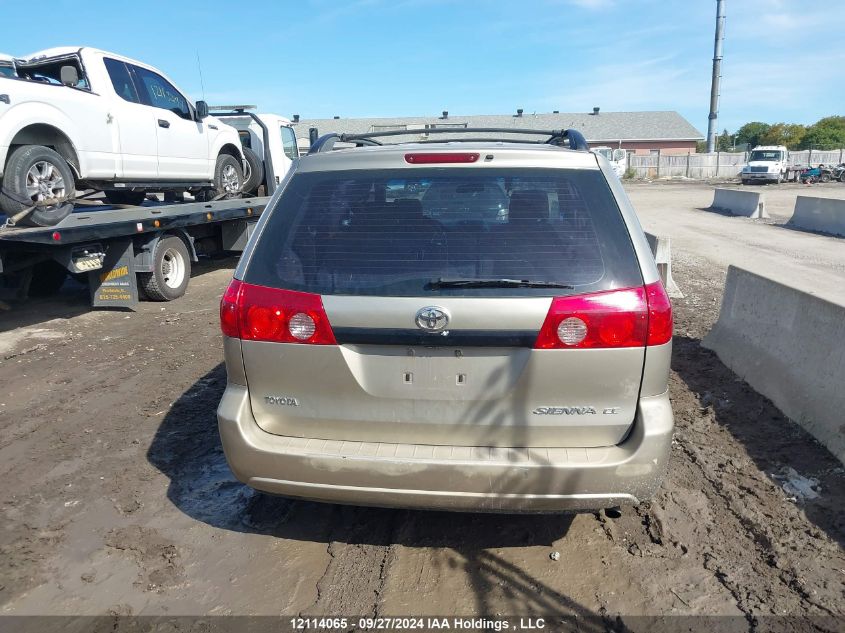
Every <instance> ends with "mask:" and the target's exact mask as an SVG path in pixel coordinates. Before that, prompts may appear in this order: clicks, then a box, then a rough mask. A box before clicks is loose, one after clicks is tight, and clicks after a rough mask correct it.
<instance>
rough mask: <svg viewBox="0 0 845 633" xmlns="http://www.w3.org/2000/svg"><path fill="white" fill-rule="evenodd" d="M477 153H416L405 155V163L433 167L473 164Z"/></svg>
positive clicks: (478, 155)
mask: <svg viewBox="0 0 845 633" xmlns="http://www.w3.org/2000/svg"><path fill="white" fill-rule="evenodd" d="M479 157H480V154H479V153H478V152H448V153H447V152H416V153H413V154H405V162H406V163H412V164H414V165H433V164H436V163H474V162H475V161H477V160H478V158H479Z"/></svg>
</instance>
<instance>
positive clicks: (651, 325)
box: [645, 281, 672, 345]
mask: <svg viewBox="0 0 845 633" xmlns="http://www.w3.org/2000/svg"><path fill="white" fill-rule="evenodd" d="M645 290H646V299H647V301H648V344H649V345H663V344H664V343H668V342H669V341H671V340H672V304H671V303H670V302H669V295H667V294H666V289H665V288H664V287H663V284H662V283H661V282H659V281H656V282H654V283H653V284H649V285H648V286H646V287H645Z"/></svg>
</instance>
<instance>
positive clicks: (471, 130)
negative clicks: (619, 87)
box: [308, 127, 590, 154]
mask: <svg viewBox="0 0 845 633" xmlns="http://www.w3.org/2000/svg"><path fill="white" fill-rule="evenodd" d="M417 131H418V130H385V131H383V132H369V133H367V134H337V133H334V132H333V133H331V134H324V135H323V136H321V137H320V138H318V139H317V140H316V141H315V142H314V143H312V144H311V149H310V150H309V152H308V153H309V154H317V153H320V152H328V151H331V150H332V149H334V146H335V143H353V144H354V145H355V146H356V147H361V146H363V145H381V144H382V143H380V142H378V141H377V140H376V138H380V137H384V136H412V135H414V134H415V133H416V132H417ZM419 131H420V132H423V133H424V134H426V135H429V134H453V135H454V134H530V135H533V136H547V137H548V138H547V139H546V140H544V141H526V140H524V139H514V138H479V137H469V138H461V139H449V140H450V141H460V142H465V143H467V142H478V141H497V142H498V141H502V142H506V143H536V144H540V145H558V146H563V143H564V141H568V142H569V149H574V150H578V151H584V152H586V151H589V150H590V146H589V145H587V139H585V138H584V135H583V134H581V132H579V131H578V130H574V129H572V128H570V129H567V130H530V129H515V128H507V127H465V128H429V129H425V130H419ZM414 142H416V143H420V142H421V143H434V142H436V141H433V140H423V141H414Z"/></svg>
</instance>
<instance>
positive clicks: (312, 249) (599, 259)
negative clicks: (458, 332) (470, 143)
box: [244, 168, 642, 296]
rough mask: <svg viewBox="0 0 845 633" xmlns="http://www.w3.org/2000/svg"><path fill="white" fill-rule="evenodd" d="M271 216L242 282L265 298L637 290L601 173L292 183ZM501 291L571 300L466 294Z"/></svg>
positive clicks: (306, 176)
mask: <svg viewBox="0 0 845 633" xmlns="http://www.w3.org/2000/svg"><path fill="white" fill-rule="evenodd" d="M268 212H269V213H270V214H271V215H270V217H269V218H268V220H267V224H266V227H265V228H264V231H263V232H262V234H261V237H260V239H259V241H258V244H257V245H256V248H255V251H254V253H253V255H252V258H251V259H250V261H249V264H248V266H247V270H246V273H245V277H244V280H245V281H246V282H248V283H253V284H258V285H262V286H270V287H278V288H287V289H291V290H301V291H304V292H313V293H319V294H338V295H386V296H441V295H445V296H538V295H539V296H554V295H561V294H568V293H570V292H592V291H598V290H606V289H612V288H620V287H628V286H636V285H639V284H641V283H642V277H641V275H640V271H639V266H638V264H637V260H636V256H635V254H634V251H633V246H632V245H631V241H630V238H629V236H628V233H627V229H626V227H625V224H624V222H623V220H622V217H621V214H620V212H619V208H618V207H617V206H616V203H615V200H614V198H613V196H612V194H611V192H610V189H609V188H608V185H607V182H606V181H605V180H604V177H603V175H602V174H601V172H599V171H597V170H565V169H522V170H517V169H508V170H497V169H488V168H484V169H472V170H470V169H448V168H439V169H396V170H382V171H374V170H366V171H363V170H352V171H329V172H319V173H300V174H297V175H295V176H294V177H293V178H292V179H291V181H290V183H289V184H288V186H287V187H286V189H285V191H284V192H283V194H282V196H281V197H280V198H279V199H278V201H277V203H276V205H275V206H274V208H273V209H271V210H269V211H268ZM499 279H504V280H509V281H511V282H512V281H513V280H526V281H529V282H532V283H535V282H537V283H548V284H550V285H552V284H555V285H567V286H572V287H573V288H572V289H565V288H564V289H562V288H558V287H553V288H551V287H546V288H542V287H530V288H525V287H515V286H516V285H515V284H512V283H510V284H505V287H494V286H495V284H488V285H484V286H483V287H476V286H478V285H479V284H477V283H475V284H474V283H473V280H476V281H479V280H480V281H484V282H488V281H489V280H494V281H495V280H499ZM455 281H457V282H459V283H454V282H455ZM464 281H465V282H466V283H463V282H464ZM438 282H440V283H438ZM442 282H448V283H442Z"/></svg>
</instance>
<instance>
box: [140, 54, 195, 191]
mask: <svg viewBox="0 0 845 633" xmlns="http://www.w3.org/2000/svg"><path fill="white" fill-rule="evenodd" d="M132 68H133V71H134V73H135V78H136V82H135V83H136V85H137V86H138V90H139V92H140V93H141V95H140V96H141V100H142V101H143V102H144V103H146V104H147V106H148V109H150V110H152V112H153V117H154V119H155V130H156V137H157V138H158V178H159V180H162V181H166V180H190V181H205V180H210V176H211V165H210V161H209V156H208V151H209V150H208V137H209V135H208V130H207V128H206V123H205V122H203V121H197V120H196V117H195V115H194V110H193V108H192V107H191V106H190V105H188V100H187V99H186V98H185V97H184V96H183V95H182V93H181V92H179V91H178V90H177V89H176V88H175V87H174V86H173V84H171V83H170V82H169V81H167V80H166V79H165V78H164V77H162V76H161V75H159V74H158V73H155V72H153V71H151V70H148V69H146V68H141V67H140V66H133V67H132Z"/></svg>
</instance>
